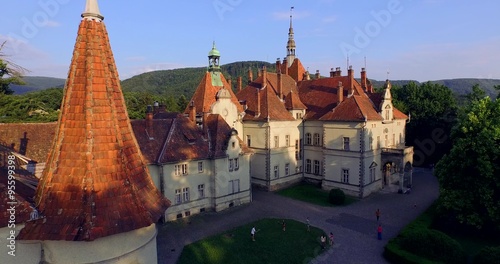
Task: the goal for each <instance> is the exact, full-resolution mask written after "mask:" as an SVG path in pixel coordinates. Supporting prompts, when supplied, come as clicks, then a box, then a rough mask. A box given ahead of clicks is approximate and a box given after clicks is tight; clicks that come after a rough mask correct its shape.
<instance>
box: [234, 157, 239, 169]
mask: <svg viewBox="0 0 500 264" xmlns="http://www.w3.org/2000/svg"><path fill="white" fill-rule="evenodd" d="M239 168H240V162H239V160H238V158H235V159H234V170H235V171H237V170H238V169H239Z"/></svg>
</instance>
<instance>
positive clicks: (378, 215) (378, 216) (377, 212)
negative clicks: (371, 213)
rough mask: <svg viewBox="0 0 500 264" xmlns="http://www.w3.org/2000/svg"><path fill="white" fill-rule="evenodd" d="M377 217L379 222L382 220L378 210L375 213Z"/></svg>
mask: <svg viewBox="0 0 500 264" xmlns="http://www.w3.org/2000/svg"><path fill="white" fill-rule="evenodd" d="M375 216H376V217H377V222H378V220H379V219H380V209H378V208H377V211H375Z"/></svg>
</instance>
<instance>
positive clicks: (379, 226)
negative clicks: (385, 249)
mask: <svg viewBox="0 0 500 264" xmlns="http://www.w3.org/2000/svg"><path fill="white" fill-rule="evenodd" d="M377 238H378V240H382V225H380V224H378V227H377Z"/></svg>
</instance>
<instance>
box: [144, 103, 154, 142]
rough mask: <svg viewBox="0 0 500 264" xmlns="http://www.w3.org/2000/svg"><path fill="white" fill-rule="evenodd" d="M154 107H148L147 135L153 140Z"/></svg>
mask: <svg viewBox="0 0 500 264" xmlns="http://www.w3.org/2000/svg"><path fill="white" fill-rule="evenodd" d="M153 115H154V114H153V107H152V106H151V105H148V106H147V108H146V134H147V136H148V138H149V139H150V140H151V139H153V138H152V134H153Z"/></svg>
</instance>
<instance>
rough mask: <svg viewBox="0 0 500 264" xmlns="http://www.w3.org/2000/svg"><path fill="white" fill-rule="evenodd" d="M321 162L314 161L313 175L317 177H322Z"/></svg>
mask: <svg viewBox="0 0 500 264" xmlns="http://www.w3.org/2000/svg"><path fill="white" fill-rule="evenodd" d="M320 167H321V166H320V162H319V160H314V167H313V168H314V170H313V174H315V175H320Z"/></svg>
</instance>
